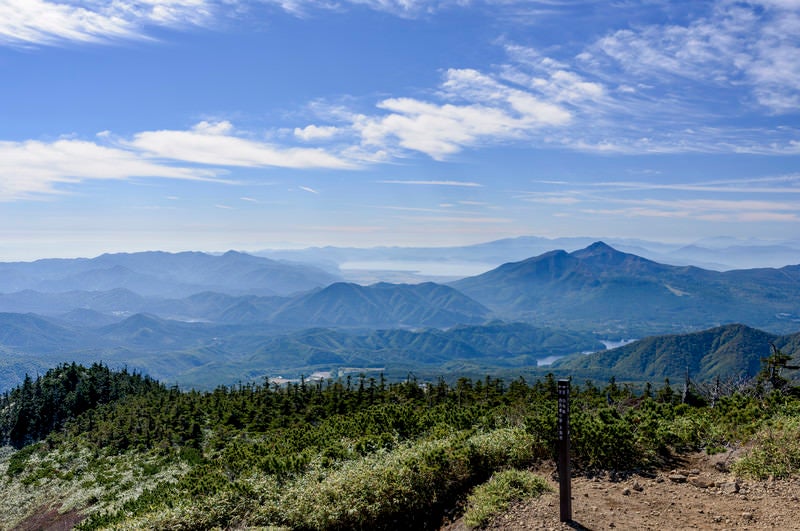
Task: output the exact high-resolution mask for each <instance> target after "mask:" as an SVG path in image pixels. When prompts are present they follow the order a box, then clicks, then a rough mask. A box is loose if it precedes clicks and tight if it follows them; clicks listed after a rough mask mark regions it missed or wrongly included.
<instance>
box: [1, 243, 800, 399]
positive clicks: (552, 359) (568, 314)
mask: <svg viewBox="0 0 800 531" xmlns="http://www.w3.org/2000/svg"><path fill="white" fill-rule="evenodd" d="M514 243H515V244H516V243H518V242H514ZM486 248H490V249H494V250H495V251H494V252H495V253H501V252H503V251H504V250H506V249H507V248H508V242H492V243H489V244H486V245H485V246H479V247H478V248H477V250H475V252H474V254H472V255H470V254H469V253H468V252H467V251H468V250H470V249H469V248H466V249H457V250H453V249H450V250H447V249H445V250H442V252H441V254H442V256H443V257H448V256H451V255H459V256H460V257H461V259H462V260H463V259H464V258H465V257H474V261H475V262H477V261H480V260H485V259H486V254H485V249H486ZM306 252H307V253H311V252H312V250H308V251H306ZM353 252H354V251H353V250H335V249H326V250H324V253H323V254H322V256H320V257H319V258H320V259H318V260H315V261H314V263H313V264H304V263H300V262H296V261H291V262H290V261H287V260H285V259H280V260H275V259H271V258H266V257H258V256H253V255H249V254H245V253H240V252H233V251H229V252H226V253H224V254H220V255H211V254H206V253H198V252H187V253H177V254H176V253H164V252H146V253H129V254H106V255H101V256H98V257H96V258H92V259H57V260H54V259H49V260H38V261H35V262H14V263H9V262H6V263H2V264H0V272H2V280H0V290H1V292H0V312H3V313H1V314H0V317H1V318H2V319H0V349H2V352H3V354H4V356H3V364H2V368H1V369H0V371H2V372H0V383H1V384H2V388H4V389H8V388H11V387H13V386H15V385H17V384H18V383H19V382H21V381H22V379H23V377H24V375H25V374H26V373H28V374H32V373H33V374H35V373H43V372H44V371H46V370H47V369H48V368H49V367H52V366H54V365H56V364H58V363H62V362H72V361H78V362H81V363H93V362H98V361H102V362H104V363H107V364H110V365H111V366H114V367H129V368H131V369H135V370H137V371H142V372H144V373H146V374H150V375H151V376H154V377H156V378H158V379H160V380H162V381H167V382H175V383H178V384H179V385H181V386H182V387H185V388H200V389H210V388H214V387H216V386H218V385H230V384H233V383H236V382H248V381H255V382H259V381H265V379H268V378H273V379H280V380H281V381H285V380H286V379H289V380H292V379H299V378H300V377H301V376H304V377H310V376H311V375H312V374H325V375H336V374H340V373H341V371H342V370H344V369H347V368H353V367H355V368H362V369H363V370H370V369H371V370H380V371H381V372H383V373H385V375H386V376H387V377H389V378H390V379H394V380H402V379H404V378H406V377H407V376H408V374H412V373H413V374H415V375H417V376H418V377H421V378H425V379H430V380H434V379H436V378H438V377H442V376H443V377H447V378H458V377H463V376H467V375H469V376H476V377H481V376H482V375H484V374H494V375H502V376H505V377H507V378H511V379H513V378H515V377H517V376H525V377H527V378H535V377H540V376H542V375H543V374H545V372H555V373H557V374H573V373H574V374H580V375H581V376H582V377H586V378H600V379H603V378H606V377H607V376H608V375H610V374H617V375H619V376H624V377H625V378H628V379H630V380H633V381H642V380H643V378H644V377H645V376H646V379H648V380H651V381H661V380H663V378H665V377H673V378H675V377H676V376H678V377H679V376H680V374H681V371H682V370H685V366H686V364H687V363H688V362H686V360H683V358H681V356H686V355H690V356H698V355H700V356H706V355H711V354H710V353H709V352H705V351H704V350H703V349H700V348H699V347H698V348H690V349H689V351H688V353H687V352H683V353H682V352H678V351H675V352H672V353H670V352H667V353H666V354H665V356H666V358H665V360H662V361H661V362H659V363H656V364H654V365H652V366H648V367H649V368H648V370H647V371H646V372H638V371H634V370H629V369H622V368H621V366H618V361H617V358H616V357H615V356H618V355H617V354H614V353H616V352H618V351H621V350H624V349H629V350H630V349H634V350H635V349H637V348H641V347H638V346H637V345H639V344H641V343H642V341H639V342H636V343H633V344H628V345H625V346H619V347H618V348H616V349H613V350H612V351H608V354H605V351H604V349H605V346H606V345H608V344H612V345H613V344H615V343H618V344H619V345H623V344H624V343H628V342H630V341H631V340H632V339H634V338H640V339H641V338H646V337H650V336H664V335H665V334H672V335H675V334H691V333H697V332H698V331H700V330H704V329H714V330H716V331H715V332H708V333H710V334H711V335H712V336H714V337H717V336H719V337H727V336H730V335H731V333H730V332H729V331H728V329H727V328H726V327H727V326H734V325H735V326H740V324H745V325H747V326H749V327H751V328H753V329H760V330H762V331H763V332H759V333H760V334H762V336H757V335H752V334H751V335H746V336H743V337H744V339H741V337H739V336H740V333H737V334H733V336H735V337H736V338H737V341H738V342H739V343H741V344H746V345H750V347H747V348H752V352H751V353H750V354H747V355H745V354H741V353H740V354H739V355H738V356H739V357H734V359H733V360H732V361H731V360H729V361H724V362H714V363H712V364H711V365H710V366H709V365H708V364H709V363H711V362H708V361H706V362H702V363H701V364H700V365H696V366H693V368H694V369H693V370H694V372H696V373H697V376H698V377H703V378H711V377H714V376H715V375H720V376H741V375H749V376H752V375H754V373H755V372H757V370H758V366H759V359H760V358H759V356H763V355H765V352H768V349H769V344H770V342H773V343H774V342H778V343H780V344H782V345H786V346H787V347H790V352H793V349H794V348H796V343H797V339H796V336H792V334H795V335H796V333H797V331H798V328H800V308H799V307H798V305H797V301H798V300H800V265H793V266H792V265H789V266H784V267H781V268H758V269H739V270H731V271H713V270H707V269H702V268H698V267H694V266H674V265H666V264H661V263H658V262H655V261H652V260H649V259H646V258H643V257H640V256H637V255H635V254H630V253H624V252H622V251H619V250H617V249H615V248H613V247H611V246H609V245H608V244H606V243H604V242H599V241H598V242H594V243H591V244H590V245H588V246H587V247H585V248H582V249H578V250H575V251H572V252H567V251H564V250H550V251H547V252H545V253H542V254H539V255H537V256H531V257H528V258H526V259H523V260H521V261H516V262H507V263H504V264H502V265H500V266H499V267H497V268H494V269H491V270H488V271H485V272H483V273H481V274H478V275H474V276H469V277H464V278H461V279H458V280H452V281H449V282H447V283H436V282H431V281H418V282H416V283H390V282H376V283H373V284H366V285H364V284H357V283H353V282H348V281H346V280H344V278H343V276H342V274H341V271H339V270H338V269H337V267H335V266H337V265H338V264H337V263H336V262H334V261H333V259H332V257H333V256H335V255H337V253H338V257H339V258H338V259H340V260H343V261H345V263H346V261H348V260H350V259H351V256H352V253H353ZM359 252H362V253H365V254H367V253H372V254H373V256H378V255H380V254H381V253H382V252H384V250H382V249H373V250H361V251H359ZM385 252H386V255H388V256H390V257H392V256H398V255H401V256H412V255H417V256H419V255H420V254H421V253H422V252H424V253H432V252H433V250H430V249H428V250H425V251H420V250H415V249H410V250H406V249H391V250H388V251H385ZM495 256H499V255H498V254H495ZM292 258H295V259H296V258H298V256H293V257H292ZM322 258H324V259H325V260H322ZM325 261H327V262H325ZM323 262H325V263H327V267H325V266H324V264H323ZM372 273H373V274H379V273H380V271H379V270H375V271H373V272H372ZM394 273H395V272H393V271H389V272H388V274H389V275H391V274H394ZM418 280H419V279H418ZM737 330H738V329H737ZM742 330H749V328H744V329H742ZM763 334H767V335H763ZM769 334H771V335H769ZM755 337H759V338H760V341H758V340H756V339H754V338H755ZM624 340H627V341H624ZM718 340H719V341H723V340H722V339H719V338H718ZM726 341H727V340H724V341H723V342H726ZM739 343H737V344H739ZM740 347H741V345H740ZM716 348H720V347H716ZM741 348H744V347H741ZM765 349H766V350H765ZM597 351H603V352H601V353H600V354H597V355H595V356H594V357H589V356H586V353H587V352H597ZM598 356H599V357H598ZM562 358H564V359H562ZM573 358H575V360H576V361H574V362H568V361H567V360H568V359H573ZM679 359H680V360H683V361H679ZM693 359H694V358H693ZM668 360H672V361H668ZM582 363H583V365H581V364H582ZM586 363H589V364H588V365H586ZM698 363H700V362H698ZM701 365H702V367H706V368H703V369H702V370H701ZM708 367H716V368H717V370H716V372H715V371H714V370H712V369H710V368H708ZM342 374H343V373H342Z"/></svg>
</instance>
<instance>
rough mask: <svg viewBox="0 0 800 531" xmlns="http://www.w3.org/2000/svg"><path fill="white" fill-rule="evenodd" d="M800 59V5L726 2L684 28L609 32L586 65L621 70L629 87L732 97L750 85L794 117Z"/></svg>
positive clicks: (757, 96) (758, 96) (799, 98)
mask: <svg viewBox="0 0 800 531" xmlns="http://www.w3.org/2000/svg"><path fill="white" fill-rule="evenodd" d="M798 53H800V6H799V5H798V4H797V3H796V2H790V1H787V2H777V1H769V0H762V1H758V0H756V1H753V2H748V3H741V2H732V1H728V0H720V1H718V2H715V3H714V4H713V8H712V10H711V12H710V13H709V14H708V15H707V16H704V17H700V18H697V19H695V20H692V21H690V22H689V23H687V24H685V25H649V26H644V27H640V28H630V29H622V30H618V31H616V32H613V33H610V34H608V35H606V36H605V37H603V38H601V39H600V40H598V41H597V42H596V43H595V44H594V45H592V46H591V47H589V48H588V49H587V50H586V51H585V52H584V53H582V54H581V55H580V59H581V60H583V61H584V62H585V63H587V64H590V65H593V66H594V67H596V68H600V69H604V70H605V69H608V68H609V67H610V66H612V67H613V66H617V67H619V68H621V69H622V70H623V71H624V72H626V73H627V74H628V75H629V76H631V79H630V80H629V86H636V85H637V83H636V82H637V81H638V82H644V83H647V84H652V83H653V81H654V80H655V81H657V82H661V83H670V84H674V83H675V82H676V81H678V82H680V83H681V84H682V85H684V86H686V84H687V82H692V83H700V84H702V85H711V86H716V87H717V89H718V90H719V89H723V90H732V91H738V89H739V87H740V86H746V87H748V88H749V90H750V94H751V95H752V96H753V98H754V100H755V101H757V102H758V103H759V104H760V105H762V106H764V107H766V108H767V109H769V110H770V111H771V112H774V113H777V114H781V113H796V112H797V109H798V104H800V62H798V61H797V57H798ZM609 61H611V62H612V63H609ZM614 70H616V69H615V68H612V69H611V71H614ZM739 103H740V104H746V103H747V101H740V102H739Z"/></svg>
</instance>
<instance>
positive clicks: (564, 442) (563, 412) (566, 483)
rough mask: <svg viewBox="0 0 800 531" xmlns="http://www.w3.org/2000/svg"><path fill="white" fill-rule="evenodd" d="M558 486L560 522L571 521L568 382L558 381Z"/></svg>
mask: <svg viewBox="0 0 800 531" xmlns="http://www.w3.org/2000/svg"><path fill="white" fill-rule="evenodd" d="M556 429H557V430H558V486H559V494H560V497H561V521H562V522H571V521H572V482H571V477H570V476H571V475H572V470H571V466H570V462H569V380H559V381H558V421H557V428H556Z"/></svg>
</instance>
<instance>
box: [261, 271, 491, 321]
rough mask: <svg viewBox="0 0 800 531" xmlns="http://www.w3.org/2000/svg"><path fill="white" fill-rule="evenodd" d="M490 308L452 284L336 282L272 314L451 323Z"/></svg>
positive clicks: (482, 315) (482, 316) (480, 316)
mask: <svg viewBox="0 0 800 531" xmlns="http://www.w3.org/2000/svg"><path fill="white" fill-rule="evenodd" d="M489 314H490V312H489V310H488V309H487V308H485V307H484V306H482V305H481V304H479V303H477V302H475V301H474V300H472V299H470V298H469V297H467V296H465V295H464V294H462V293H459V292H458V291H456V290H454V289H453V288H450V287H447V286H443V285H441V284H434V283H432V282H426V283H423V284H387V283H378V284H374V285H371V286H359V285H358V284H351V283H346V282H337V283H335V284H332V285H330V286H328V287H326V288H323V289H320V290H317V291H314V292H312V293H308V294H306V295H301V296H299V297H296V298H294V299H293V300H291V301H290V302H288V303H287V304H286V305H284V306H283V307H281V308H280V309H278V310H277V312H276V313H275V314H273V315H272V317H271V318H270V322H272V323H275V324H283V325H292V326H298V325H299V326H349V327H352V326H358V327H398V326H399V327H422V326H424V327H437V328H442V327H449V326H454V325H457V324H476V323H481V322H484V321H485V320H486V319H487V317H488V316H489Z"/></svg>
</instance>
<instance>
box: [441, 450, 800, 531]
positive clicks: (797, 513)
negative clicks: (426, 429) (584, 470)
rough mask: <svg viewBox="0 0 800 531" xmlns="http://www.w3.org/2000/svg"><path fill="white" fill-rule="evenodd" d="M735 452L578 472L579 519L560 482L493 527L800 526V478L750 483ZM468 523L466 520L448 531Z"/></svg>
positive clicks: (551, 478)
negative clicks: (624, 471) (627, 471)
mask: <svg viewBox="0 0 800 531" xmlns="http://www.w3.org/2000/svg"><path fill="white" fill-rule="evenodd" d="M731 457H732V456H731V455H730V454H721V455H717V456H706V455H693V456H689V457H688V458H686V459H685V460H684V461H683V462H682V463H681V464H680V468H676V469H673V470H664V471H661V472H659V473H656V474H631V475H624V476H622V475H614V474H608V473H606V474H603V475H602V476H597V477H586V476H578V477H573V478H572V521H571V522H567V523H564V522H561V521H560V518H559V513H560V498H559V492H558V480H557V476H556V474H555V471H554V469H553V467H552V466H550V467H547V468H542V469H541V470H540V472H541V474H542V476H543V477H545V478H546V479H547V480H548V482H549V483H550V486H551V487H552V488H553V491H552V492H549V493H546V494H544V495H543V496H541V497H540V498H537V499H534V500H530V501H528V502H520V503H517V504H515V505H513V506H512V507H511V508H510V509H509V510H508V511H506V512H505V513H503V514H501V515H499V516H498V517H496V518H495V519H494V520H493V521H492V522H490V524H489V525H488V526H487V527H486V528H487V529H507V530H521V529H550V530H558V531H560V530H570V529H590V530H600V529H620V530H658V531H661V530H682V529H713V530H724V529H727V530H732V529H737V530H738V529H781V530H791V529H796V530H800V478H798V477H795V478H792V479H787V480H774V481H773V480H770V481H745V480H741V479H738V478H736V477H735V476H734V475H733V474H732V473H731V472H730V471H729V470H728V468H727V463H728V462H729V461H730V459H731ZM465 529H467V528H466V526H465V525H464V523H463V522H462V521H461V520H457V521H455V522H452V523H451V524H449V525H447V526H445V527H444V528H443V530H446V531H461V530H465Z"/></svg>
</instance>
